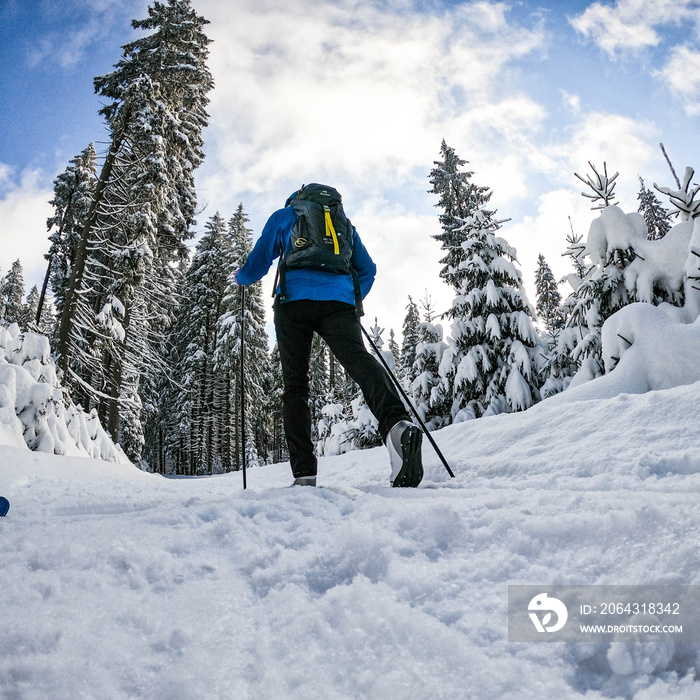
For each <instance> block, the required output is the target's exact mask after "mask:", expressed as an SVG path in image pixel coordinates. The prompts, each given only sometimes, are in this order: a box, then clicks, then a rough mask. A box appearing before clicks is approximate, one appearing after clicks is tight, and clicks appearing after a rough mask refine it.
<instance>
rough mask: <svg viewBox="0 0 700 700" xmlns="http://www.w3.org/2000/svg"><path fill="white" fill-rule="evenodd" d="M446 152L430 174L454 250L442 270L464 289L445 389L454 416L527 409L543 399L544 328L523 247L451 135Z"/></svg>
mask: <svg viewBox="0 0 700 700" xmlns="http://www.w3.org/2000/svg"><path fill="white" fill-rule="evenodd" d="M441 153H442V155H443V160H442V161H441V162H436V166H437V167H436V168H434V169H433V171H432V172H431V179H430V182H431V184H432V185H433V189H432V190H431V191H432V192H434V193H435V194H437V195H439V196H440V201H439V203H438V205H437V206H439V207H440V208H441V209H442V214H441V216H440V223H441V224H442V228H443V233H442V234H441V235H439V236H436V238H438V240H440V241H441V243H442V247H443V249H444V250H446V251H447V255H446V256H445V257H444V258H443V260H442V262H443V264H444V265H445V267H444V268H443V270H442V272H441V276H442V277H443V279H445V281H446V282H448V283H449V284H450V285H452V287H453V288H454V289H455V292H456V296H455V299H454V301H453V303H452V307H451V309H450V310H449V312H448V316H449V317H450V318H451V319H452V320H453V328H452V336H451V338H450V339H449V340H448V343H449V347H448V349H447V350H446V351H445V353H444V354H443V358H442V361H441V364H440V375H441V379H442V381H441V389H440V391H441V392H442V395H443V397H445V398H446V397H450V396H451V411H450V413H451V418H452V420H453V421H460V420H466V419H468V418H474V417H479V416H481V415H483V414H485V413H487V414H494V413H501V412H504V411H515V410H523V409H526V408H528V407H529V406H530V405H532V404H533V403H534V402H535V401H537V400H538V399H539V391H538V387H537V385H538V377H537V366H536V361H535V360H536V357H535V356H536V351H535V346H536V342H537V336H536V333H535V330H534V326H533V323H532V318H531V312H530V309H529V307H528V305H527V303H526V298H525V293H524V289H523V283H522V275H521V273H520V271H519V270H518V269H517V268H516V267H515V264H514V263H515V262H516V258H515V251H514V250H513V249H512V248H511V247H510V246H509V245H508V243H507V242H506V241H505V240H504V239H503V238H501V237H498V236H496V232H497V231H498V230H499V228H500V227H501V224H502V223H503V221H498V220H497V219H496V218H495V214H496V212H495V211H494V210H490V209H487V208H486V205H487V204H488V202H489V200H490V198H491V191H490V190H489V188H488V187H478V186H476V185H474V184H473V183H471V182H469V179H470V178H471V176H472V175H473V173H471V172H470V173H466V172H461V171H460V168H461V167H462V166H463V165H464V163H465V161H464V160H462V159H461V158H459V157H458V156H457V155H456V154H455V152H454V149H451V148H449V147H447V146H446V144H445V142H444V141H443V143H442V149H441Z"/></svg>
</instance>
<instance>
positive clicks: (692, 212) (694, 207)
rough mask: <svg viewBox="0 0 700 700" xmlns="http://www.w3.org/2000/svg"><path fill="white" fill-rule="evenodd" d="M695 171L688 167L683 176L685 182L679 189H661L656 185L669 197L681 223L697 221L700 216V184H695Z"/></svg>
mask: <svg viewBox="0 0 700 700" xmlns="http://www.w3.org/2000/svg"><path fill="white" fill-rule="evenodd" d="M694 175H695V170H694V169H693V168H691V167H686V169H685V173H684V174H683V182H682V183H681V184H680V187H679V188H678V189H675V190H674V189H673V188H671V187H659V186H658V185H657V184H656V183H654V187H655V188H656V189H657V190H659V192H663V194H665V195H667V196H668V198H669V199H670V200H671V204H672V205H673V208H674V212H672V213H676V214H677V215H678V219H679V220H680V221H690V220H691V219H695V218H696V217H697V216H698V215H699V214H700V197H698V198H697V199H696V197H697V195H698V193H699V192H700V184H698V183H694V184H693V176H694Z"/></svg>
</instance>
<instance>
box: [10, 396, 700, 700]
mask: <svg viewBox="0 0 700 700" xmlns="http://www.w3.org/2000/svg"><path fill="white" fill-rule="evenodd" d="M571 396H572V397H574V398H575V396H576V394H575V393H573V392H572V394H571ZM698 405H700V383H697V384H694V385H690V386H684V387H678V388H676V389H672V390H667V391H657V392H650V393H647V394H643V395H621V396H618V397H616V398H613V399H606V400H595V399H591V400H588V401H576V400H573V399H572V398H567V395H566V394H564V395H562V397H561V398H560V399H558V400H556V399H555V400H547V401H545V402H543V403H541V404H538V405H537V406H535V407H534V408H532V409H530V410H529V411H527V412H525V413H521V414H513V415H504V416H498V417H495V418H488V419H480V420H478V421H471V422H468V423H463V424H459V425H453V426H450V427H448V428H446V429H444V430H442V431H439V432H437V433H434V437H435V439H436V441H437V442H438V444H439V445H440V447H441V448H442V450H443V451H444V453H445V455H446V457H447V458H448V460H449V461H450V463H451V466H452V468H453V470H454V471H455V473H456V474H457V478H456V479H454V480H452V479H449V477H448V476H447V474H446V472H445V470H444V468H443V467H442V465H441V463H440V462H439V460H438V458H437V456H436V455H435V454H434V452H433V451H432V448H431V447H430V445H429V443H428V442H427V441H424V460H425V464H426V479H425V481H424V483H423V484H422V485H421V487H420V488H419V489H417V490H400V489H390V488H388V487H387V485H386V484H387V480H388V471H389V469H388V459H387V456H386V453H385V450H384V449H383V448H377V449H374V450H368V451H363V452H351V453H348V454H345V455H341V456H339V457H328V458H322V459H321V460H320V468H319V474H320V477H319V483H320V484H321V486H322V487H321V488H317V489H310V488H294V489H290V488H288V487H287V486H288V484H289V483H290V482H291V476H290V472H289V465H288V464H283V465H274V466H271V467H265V468H260V469H255V470H250V471H249V473H248V481H249V489H248V490H247V491H245V492H243V491H242V488H241V475H240V474H230V475H225V476H214V477H203V478H192V479H184V478H164V477H159V476H154V475H150V474H145V473H142V472H140V471H138V470H136V469H135V468H133V467H130V466H126V465H115V464H107V463H102V462H97V461H93V460H89V459H81V458H75V457H56V456H53V455H45V454H38V453H33V452H30V451H28V450H23V449H19V448H15V447H4V446H0V494H2V495H5V496H7V497H8V498H9V499H10V501H11V503H12V507H11V510H10V513H9V514H8V516H7V517H6V518H4V519H0V561H1V562H2V566H1V568H0V611H2V621H3V634H2V635H1V636H0V698H2V700H14V699H21V700H35V699H36V700H38V699H40V698H41V699H45V698H51V699H52V700H63V699H65V700H68V699H69V698H70V699H71V700H73V699H74V698H110V699H112V698H114V699H121V698H148V699H149V700H158V699H163V700H166V699H167V700H177V699H180V698H182V699H183V700H184V699H188V700H189V699H191V698H198V699H200V698H206V699H208V698H215V699H218V698H236V699H239V698H251V699H252V698H256V699H259V698H266V699H277V698H279V699H280V700H282V699H288V698H289V699H297V698H298V699H300V700H301V699H302V698H304V699H314V698H318V699H319V700H320V699H323V700H334V699H345V698H381V700H390V699H394V698H396V699H397V700H398V699H399V698H400V699H405V698H418V699H425V700H428V699H431V700H432V699H440V698H445V699H447V698H450V699H455V698H458V699H459V698H478V699H487V700H488V699H494V700H496V699H498V700H500V699H505V700H510V699H512V700H516V699H517V700H522V699H526V700H527V699H528V698H532V699H534V698H537V699H538V700H539V699H541V698H557V699H559V698H584V697H585V698H586V700H595V699H598V698H634V699H635V700H658V699H663V698H676V699H677V698H688V699H690V698H694V699H697V698H698V697H700V680H698V677H700V645H692V644H684V645H681V644H675V645H674V644H668V643H667V644H654V643H638V644H627V643H614V644H608V643H591V644H581V643H579V644H571V643H545V644H514V643H509V642H508V641H507V601H508V596H507V586H508V584H543V585H544V584H553V583H559V584H593V583H597V584H645V583H657V584H659V583H669V584H670V583H674V584H698V583H700V574H699V573H698V572H699V571H700V553H698V547H697V543H698V536H699V534H700V507H699V506H698V495H697V494H698V492H699V490H700V450H699V449H698V447H700V438H699V437H698V429H697V406H698Z"/></svg>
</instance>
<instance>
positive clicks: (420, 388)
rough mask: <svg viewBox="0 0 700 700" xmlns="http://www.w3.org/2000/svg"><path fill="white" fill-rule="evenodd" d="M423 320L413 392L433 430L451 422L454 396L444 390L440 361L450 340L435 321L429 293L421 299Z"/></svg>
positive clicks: (420, 410)
mask: <svg viewBox="0 0 700 700" xmlns="http://www.w3.org/2000/svg"><path fill="white" fill-rule="evenodd" d="M421 304H422V306H423V321H422V322H421V323H420V325H419V333H420V342H419V343H418V345H417V346H416V359H415V363H414V374H415V375H416V376H415V379H414V380H413V384H412V387H411V389H412V394H413V400H414V404H415V406H416V409H417V410H418V412H419V413H420V416H421V418H422V419H423V422H424V423H425V424H426V426H427V428H428V429H429V430H437V429H438V428H441V427H443V426H445V425H448V424H449V423H450V422H451V418H452V417H451V415H450V406H451V403H452V401H451V397H447V396H446V394H445V393H444V391H442V384H441V379H440V362H441V361H442V356H443V353H444V352H445V349H446V348H447V343H445V342H444V341H443V338H442V326H441V325H439V324H433V307H432V301H431V300H430V298H429V297H428V296H427V294H426V297H425V299H424V300H423V301H422V302H421Z"/></svg>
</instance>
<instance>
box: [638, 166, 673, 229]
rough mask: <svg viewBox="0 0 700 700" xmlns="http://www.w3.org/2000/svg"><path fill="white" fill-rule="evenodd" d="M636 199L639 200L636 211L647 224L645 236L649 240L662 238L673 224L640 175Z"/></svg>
mask: <svg viewBox="0 0 700 700" xmlns="http://www.w3.org/2000/svg"><path fill="white" fill-rule="evenodd" d="M637 199H638V200H639V208H638V209H637V211H638V212H639V213H640V214H641V215H642V216H643V217H644V221H645V223H646V225H647V231H648V234H647V238H649V240H658V239H659V238H663V237H664V236H665V235H666V234H667V233H668V232H669V230H670V229H671V226H672V225H673V224H672V222H671V213H670V212H669V211H667V210H666V209H664V207H663V205H662V204H661V202H660V201H659V200H658V198H657V196H656V195H655V194H654V192H653V191H652V190H650V189H649V188H648V187H646V186H645V185H644V180H642V178H641V177H640V178H639V192H638V193H637Z"/></svg>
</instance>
